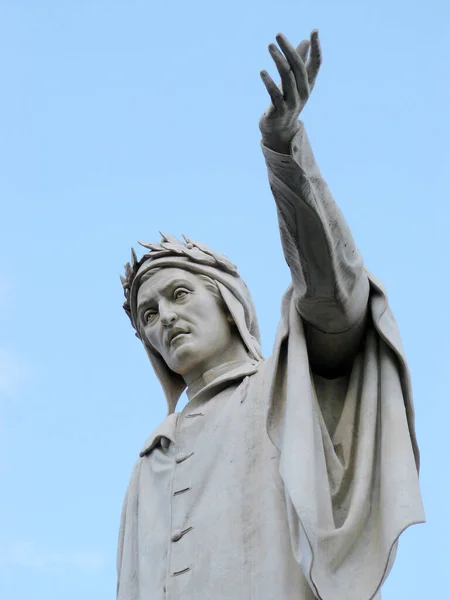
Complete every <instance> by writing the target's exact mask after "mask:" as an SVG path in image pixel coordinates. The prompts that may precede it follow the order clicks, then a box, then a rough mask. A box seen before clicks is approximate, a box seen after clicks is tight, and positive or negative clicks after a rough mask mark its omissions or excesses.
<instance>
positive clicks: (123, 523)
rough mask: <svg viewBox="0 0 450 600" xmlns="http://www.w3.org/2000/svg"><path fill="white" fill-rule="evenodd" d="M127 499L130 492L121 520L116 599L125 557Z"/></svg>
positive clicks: (125, 501) (124, 504) (124, 503)
mask: <svg viewBox="0 0 450 600" xmlns="http://www.w3.org/2000/svg"><path fill="white" fill-rule="evenodd" d="M127 498H128V492H127V493H126V495H125V499H124V501H123V508H122V515H121V518H120V528H119V539H118V542H117V562H116V565H117V590H116V598H119V591H120V573H121V571H122V557H123V546H124V540H125V520H126V519H125V517H126V512H127Z"/></svg>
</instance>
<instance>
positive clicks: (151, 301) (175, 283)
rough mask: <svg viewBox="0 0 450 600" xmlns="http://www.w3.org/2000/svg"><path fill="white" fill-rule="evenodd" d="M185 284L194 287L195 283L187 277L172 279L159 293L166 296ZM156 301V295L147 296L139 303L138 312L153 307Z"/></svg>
mask: <svg viewBox="0 0 450 600" xmlns="http://www.w3.org/2000/svg"><path fill="white" fill-rule="evenodd" d="M180 285H183V286H185V287H189V288H191V289H192V287H193V284H192V282H191V281H188V280H187V279H175V280H174V281H170V282H169V283H168V284H167V285H166V286H164V287H163V288H162V289H160V290H158V293H159V294H160V295H162V296H166V295H167V294H168V293H171V292H172V291H173V290H174V289H175V288H176V287H178V286H180ZM155 304H156V301H155V297H154V296H151V297H150V298H147V300H144V301H143V302H140V303H139V304H138V307H137V309H138V313H141V312H142V310H144V309H146V308H148V307H152V306H155Z"/></svg>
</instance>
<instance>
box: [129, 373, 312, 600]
mask: <svg viewBox="0 0 450 600" xmlns="http://www.w3.org/2000/svg"><path fill="white" fill-rule="evenodd" d="M263 385H264V368H262V369H261V370H260V372H258V373H256V374H254V375H252V376H250V377H247V378H246V379H244V381H243V382H241V383H240V384H234V385H232V386H230V387H228V388H227V389H225V390H222V391H221V392H219V393H218V394H216V395H215V396H214V397H213V398H211V399H209V400H207V401H202V400H201V399H200V400H199V401H195V400H194V401H193V402H190V403H189V404H188V405H187V406H186V408H185V409H184V410H183V412H182V413H180V414H179V415H177V416H173V417H172V418H169V419H170V424H169V428H167V427H166V428H164V424H163V427H162V428H161V429H160V430H159V431H158V430H157V431H156V432H155V434H154V439H153V443H155V441H156V440H158V439H159V442H156V445H155V446H154V447H153V449H152V450H151V452H149V453H148V454H146V455H145V456H144V457H143V458H142V459H141V460H140V461H139V463H138V465H137V469H136V471H135V474H134V476H133V477H134V478H135V480H136V481H135V482H136V485H135V486H134V487H133V486H131V487H130V489H134V490H135V491H134V493H133V494H132V497H131V498H129V502H133V503H134V505H135V509H134V511H132V513H131V514H134V515H135V519H136V522H135V523H134V524H133V523H128V526H129V527H131V528H133V527H134V528H135V531H136V534H137V546H138V549H137V548H136V549H135V552H134V556H135V565H134V567H133V568H134V570H135V578H136V579H137V581H138V586H139V589H140V590H142V591H140V592H139V595H138V597H139V599H140V598H144V597H145V598H152V599H153V598H154V599H157V598H161V599H162V598H164V599H168V598H171V599H178V598H187V599H190V598H192V599H194V598H198V590H202V597H204V598H212V597H214V598H218V599H222V598H224V599H225V598H230V599H233V600H236V599H239V598H242V600H244V599H245V600H249V599H251V598H255V599H258V600H265V599H267V600H269V599H270V600H272V599H273V598H274V597H282V598H284V599H290V598H292V599H294V598H295V599H296V600H309V599H310V598H313V596H312V594H311V592H310V590H309V587H308V585H307V583H306V581H305V579H304V577H303V575H302V573H301V569H300V566H299V565H298V563H297V562H296V561H295V559H294V556H293V554H292V550H291V546H290V538H289V524H288V522H287V514H286V506H285V498H284V490H283V483H282V481H281V478H280V476H279V474H278V461H279V454H278V451H277V449H276V448H275V447H274V446H273V445H272V443H271V442H270V440H269V438H268V436H267V434H266V427H265V421H266V408H265V406H264V402H263V400H262V398H263V394H262V393H261V386H263ZM166 425H167V424H166ZM161 432H164V434H162V433H161ZM160 435H163V437H162V438H161V437H159V438H158V436H160ZM161 440H162V443H161ZM169 440H170V443H169ZM299 468H301V464H299ZM130 540H131V537H130ZM144 591H145V595H144ZM119 600H120V596H119Z"/></svg>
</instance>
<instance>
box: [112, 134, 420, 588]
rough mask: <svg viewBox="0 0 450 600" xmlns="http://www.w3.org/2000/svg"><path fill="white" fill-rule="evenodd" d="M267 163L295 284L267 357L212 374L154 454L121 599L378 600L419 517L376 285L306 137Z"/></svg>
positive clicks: (409, 417) (136, 473)
mask: <svg viewBox="0 0 450 600" xmlns="http://www.w3.org/2000/svg"><path fill="white" fill-rule="evenodd" d="M263 152H264V155H265V158H266V163H267V166H268V173H269V182H270V185H271V188H272V192H273V194H274V198H275V201H276V204H277V209H278V217H279V223H280V232H281V239H282V244H283V250H284V254H285V257H286V260H287V262H288V265H289V267H290V269H291V273H292V285H291V286H290V287H289V289H288V291H287V292H286V294H285V296H284V298H283V301H282V310H281V320H280V324H279V327H278V331H277V335H276V340H275V344H274V350H273V353H272V356H271V357H270V358H269V359H268V360H266V361H256V360H251V358H250V357H249V359H248V361H245V362H243V363H229V364H225V365H221V366H220V367H218V368H216V369H213V370H211V371H209V372H207V373H204V374H203V376H202V377H201V378H200V379H199V380H198V381H196V382H194V383H193V384H192V385H191V386H190V387H189V388H188V392H187V393H188V397H189V402H188V404H187V405H186V407H185V408H184V409H183V411H181V413H179V414H178V413H175V414H171V415H169V416H168V417H167V419H166V420H165V421H164V422H163V423H162V424H161V426H160V427H158V428H157V429H156V431H155V432H154V433H153V434H152V435H151V436H150V438H149V440H147V442H146V443H145V445H144V447H143V449H142V452H141V455H140V458H139V460H138V461H137V463H136V465H135V467H134V470H133V473H132V476H131V481H130V485H129V487H128V490H127V493H126V498H125V502H124V508H123V512H122V519H121V527H120V534H119V545H118V558H117V568H118V586H117V599H118V600H144V599H148V598H151V599H152V600H163V599H164V600H169V599H170V600H178V599H179V598H183V599H186V600H194V599H196V600H198V599H203V598H204V599H210V598H216V599H218V600H225V599H230V600H231V599H233V600H240V599H242V600H250V599H254V600H273V599H274V598H283V599H284V600H291V599H292V600H294V599H295V600H314V599H315V598H318V599H319V600H371V599H372V598H374V599H377V600H378V598H379V590H380V587H381V585H382V583H383V581H384V580H385V578H386V576H387V575H388V573H389V570H390V568H391V567H392V563H393V560H394V557H395V551H396V544H397V540H398V537H399V535H400V534H401V532H402V531H403V530H404V529H405V528H406V527H408V526H409V525H411V524H413V523H418V522H422V521H423V520H424V515H423V508H422V503H421V497H420V490H419V485H418V474H417V473H418V450H417V442H416V438H415V433H414V414H413V406H412V398H411V390H410V381H409V374H408V369H407V365H406V360H405V357H404V353H403V349H402V346H401V341H400V337H399V333H398V330H397V327H396V323H395V320H394V318H393V316H392V313H391V312H390V309H389V307H388V304H387V299H386V295H385V293H384V291H383V288H382V286H381V284H380V283H379V282H377V281H376V279H375V278H374V277H372V276H371V275H370V274H369V273H368V272H367V271H366V270H365V269H364V267H363V265H362V260H361V257H360V255H359V253H358V251H357V249H356V248H355V246H354V243H353V240H352V237H351V235H350V232H349V231H348V227H347V226H346V223H345V221H344V219H343V217H342V215H341V214H340V212H339V209H338V208H337V206H336V204H335V203H334V201H333V199H332V197H331V195H330V193H329V191H328V188H327V187H326V184H325V182H324V181H323V179H322V177H321V175H320V172H319V170H318V168H317V165H316V163H315V160H314V156H313V154H312V151H311V149H310V146H309V142H308V139H307V136H306V133H305V131H304V129H303V127H301V130H300V132H299V133H298V134H297V135H296V136H295V138H294V140H293V143H292V147H291V155H286V156H285V155H280V154H277V153H275V152H272V151H271V150H269V149H267V148H263ZM323 357H326V360H321V358H323ZM342 357H343V359H342ZM342 364H346V368H345V372H344V373H339V375H340V376H336V373H333V376H332V377H331V375H330V372H328V373H327V372H326V369H327V366H329V365H331V371H333V368H334V367H336V368H337V369H342Z"/></svg>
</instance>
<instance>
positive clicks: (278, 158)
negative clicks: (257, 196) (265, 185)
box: [262, 123, 369, 376]
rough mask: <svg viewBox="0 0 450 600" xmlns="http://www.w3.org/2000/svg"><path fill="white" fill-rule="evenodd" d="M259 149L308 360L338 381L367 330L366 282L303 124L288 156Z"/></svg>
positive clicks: (264, 148)
mask: <svg viewBox="0 0 450 600" xmlns="http://www.w3.org/2000/svg"><path fill="white" fill-rule="evenodd" d="M262 150H263V153H264V157H265V160H266V165H267V169H268V176H269V183H270V187H271V190H272V193H273V196H274V199H275V203H276V206H277V213H278V222H279V228H280V236H281V242H282V246H283V251H284V256H285V258H286V262H287V264H288V266H289V268H290V271H291V275H292V282H293V286H294V293H295V303H296V307H297V310H298V312H299V313H300V315H301V317H302V318H303V321H304V322H305V325H306V327H305V332H306V338H307V344H308V351H309V356H310V362H311V364H312V367H313V369H315V370H316V372H318V373H319V374H323V375H325V376H337V375H340V374H342V372H343V371H344V370H346V369H347V367H348V366H349V364H350V363H351V361H352V360H353V357H354V355H355V352H356V351H357V349H358V347H359V344H360V341H361V339H362V336H363V334H364V331H365V322H366V320H365V318H366V313H367V303H368V296H369V281H368V278H367V275H366V272H365V270H364V268H363V261H362V257H361V254H360V253H359V251H358V250H357V248H356V246H355V243H354V240H353V237H352V235H351V232H350V230H349V227H348V225H347V223H346V221H345V219H344V217H343V215H342V213H341V211H340V210H339V207H338V206H337V204H336V203H335V201H334V200H333V197H332V196H331V193H330V191H329V189H328V187H327V184H326V182H325V181H324V179H323V178H322V175H321V174H320V171H319V168H318V166H317V164H316V161H315V158H314V155H313V153H312V150H311V146H310V144H309V140H308V137H307V134H306V131H305V129H304V126H303V124H302V123H301V124H300V130H299V131H298V133H297V134H296V135H295V136H294V138H293V140H292V143H291V152H290V154H289V155H287V154H286V155H285V154H279V153H277V152H274V151H273V150H271V149H269V148H267V147H266V146H264V145H263V146H262Z"/></svg>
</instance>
